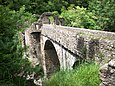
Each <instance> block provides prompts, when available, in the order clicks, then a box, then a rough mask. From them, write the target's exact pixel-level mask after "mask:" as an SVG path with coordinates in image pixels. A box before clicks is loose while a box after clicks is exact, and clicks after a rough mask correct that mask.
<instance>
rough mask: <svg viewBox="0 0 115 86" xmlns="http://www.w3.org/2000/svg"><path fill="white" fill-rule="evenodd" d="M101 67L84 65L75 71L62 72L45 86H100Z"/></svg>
mask: <svg viewBox="0 0 115 86" xmlns="http://www.w3.org/2000/svg"><path fill="white" fill-rule="evenodd" d="M98 72H99V65H97V64H95V63H90V64H88V63H84V64H81V65H80V66H79V67H76V68H75V69H73V70H66V71H60V72H57V73H56V74H54V75H53V76H52V77H51V78H50V79H49V80H47V81H46V82H45V83H44V86H99V83H100V80H99V76H98Z"/></svg>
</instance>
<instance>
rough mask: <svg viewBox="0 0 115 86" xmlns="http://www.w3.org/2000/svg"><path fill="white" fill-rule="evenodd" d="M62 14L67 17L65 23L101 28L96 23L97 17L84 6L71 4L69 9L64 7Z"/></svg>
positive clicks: (81, 26)
mask: <svg viewBox="0 0 115 86" xmlns="http://www.w3.org/2000/svg"><path fill="white" fill-rule="evenodd" d="M61 16H62V17H63V18H64V19H65V25H67V26H73V27H80V28H88V29H101V28H100V27H99V26H97V25H96V21H95V19H96V18H97V17H96V16H95V15H94V14H93V13H92V12H89V11H88V10H87V9H86V8H83V7H82V8H80V7H79V6H74V5H71V6H70V7H69V8H68V10H65V9H62V13H61Z"/></svg>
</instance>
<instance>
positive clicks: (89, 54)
mask: <svg viewBox="0 0 115 86" xmlns="http://www.w3.org/2000/svg"><path fill="white" fill-rule="evenodd" d="M41 29H42V32H41V34H42V35H44V36H47V37H49V38H50V39H52V40H54V41H56V42H58V43H59V44H60V45H62V46H63V47H65V48H67V49H68V50H70V51H71V52H73V53H74V54H77V55H79V56H80V57H81V58H82V59H93V60H96V61H97V62H98V63H101V64H104V63H106V62H109V61H110V60H111V59H114V58H115V33H112V32H105V31H97V30H88V29H83V28H73V27H65V26H57V25H47V24H44V25H43V26H42V27H41Z"/></svg>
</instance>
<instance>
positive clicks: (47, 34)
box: [22, 13, 115, 76]
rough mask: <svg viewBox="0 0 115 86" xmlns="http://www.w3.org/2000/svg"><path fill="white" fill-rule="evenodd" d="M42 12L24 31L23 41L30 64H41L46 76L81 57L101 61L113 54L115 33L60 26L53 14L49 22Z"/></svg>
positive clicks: (106, 60) (64, 67) (114, 52)
mask: <svg viewBox="0 0 115 86" xmlns="http://www.w3.org/2000/svg"><path fill="white" fill-rule="evenodd" d="M50 15H51V14H50V13H49V14H48V13H44V14H43V15H42V16H40V20H38V22H35V23H33V24H32V25H31V27H30V28H28V29H27V30H26V31H25V32H24V33H23V34H22V35H23V40H24V41H23V45H26V46H25V47H28V46H29V48H28V50H27V52H26V54H27V55H29V57H28V58H29V59H30V60H31V61H32V64H33V65H34V66H35V65H38V64H41V65H42V66H43V69H44V74H45V75H46V76H48V75H50V74H52V73H53V72H55V71H57V70H60V69H72V68H73V67H74V66H75V65H77V64H78V62H80V61H81V60H95V61H96V62H98V63H100V64H104V63H106V62H108V61H109V60H111V59H114V58H115V33H112V32H104V31H97V30H89V29H83V28H74V27H66V26H62V25H63V24H64V23H63V21H62V20H63V19H59V18H58V17H57V16H55V17H54V24H50V21H49V18H48V17H49V16H50Z"/></svg>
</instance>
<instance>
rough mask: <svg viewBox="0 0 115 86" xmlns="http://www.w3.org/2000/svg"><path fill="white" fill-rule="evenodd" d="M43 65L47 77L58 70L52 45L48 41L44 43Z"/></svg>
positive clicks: (57, 60)
mask: <svg viewBox="0 0 115 86" xmlns="http://www.w3.org/2000/svg"><path fill="white" fill-rule="evenodd" d="M44 52H45V65H46V73H47V76H50V75H51V74H52V73H55V72H56V71H59V70H60V63H59V59H58V55H57V52H56V50H55V47H54V45H53V44H52V42H51V41H50V40H47V41H46V42H45V47H44Z"/></svg>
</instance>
